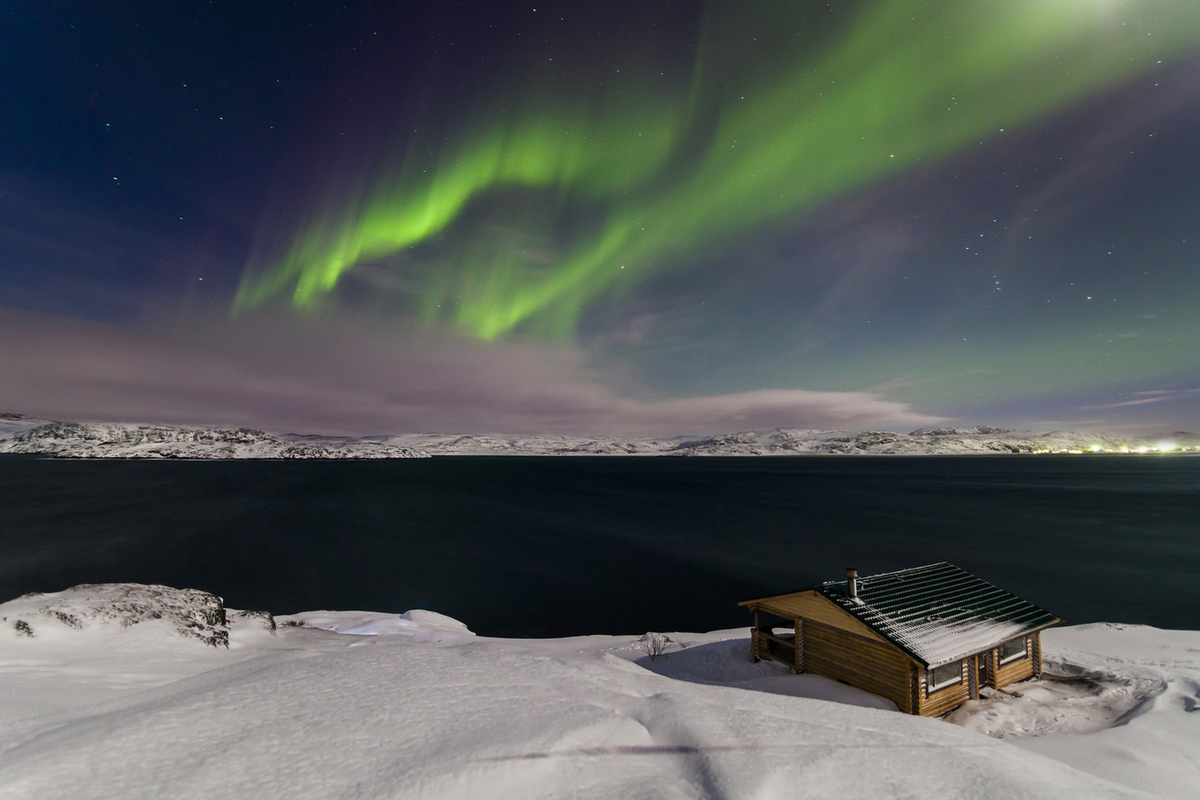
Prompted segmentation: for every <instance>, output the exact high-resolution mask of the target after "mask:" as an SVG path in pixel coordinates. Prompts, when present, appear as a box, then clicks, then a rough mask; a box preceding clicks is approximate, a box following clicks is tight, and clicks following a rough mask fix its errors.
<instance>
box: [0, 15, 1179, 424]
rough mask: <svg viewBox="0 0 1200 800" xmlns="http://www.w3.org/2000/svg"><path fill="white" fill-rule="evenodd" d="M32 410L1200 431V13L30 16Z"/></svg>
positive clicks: (0, 118) (7, 365)
mask: <svg viewBox="0 0 1200 800" xmlns="http://www.w3.org/2000/svg"><path fill="white" fill-rule="evenodd" d="M0 75H2V76H3V81H0V411H13V412H21V413H26V414H30V415H36V416H43V417H50V418H57V419H97V420H100V419H102V420H126V421H145V422H169V423H185V424H187V423H193V424H238V425H241V424H247V425H254V426H257V427H264V428H267V429H269V430H275V431H288V430H294V431H303V432H323V433H355V434H369V433H399V432H403V431H433V430H440V431H445V432H464V433H465V432H482V431H504V432H515V433H520V432H526V433H528V432H559V433H576V434H632V435H672V434H682V433H707V432H717V431H734V430H746V429H755V428H757V429H763V428H771V427H780V426H788V427H813V428H827V427H836V428H849V429H866V428H886V429H891V430H901V431H907V430H911V429H913V428H916V427H921V426H926V425H960V426H966V425H976V424H988V425H1003V426H1008V427H1017V428H1039V429H1050V428H1076V429H1093V430H1111V431H1114V432H1127V433H1144V434H1150V433H1158V432H1166V431H1174V430H1200V344H1198V342H1197V340H1198V339H1200V314H1197V305H1198V304H1197V299H1198V298H1200V269H1197V267H1198V266H1200V146H1198V145H1200V7H1198V6H1197V4H1196V2H1195V0H994V1H993V0H989V2H979V1H978V0H967V1H965V2H964V1H962V0H955V1H953V2H951V1H950V0H920V1H919V2H918V1H917V0H876V1H875V2H866V1H865V0H864V1H860V2H829V3H824V2H822V3H814V2H805V1H804V0H788V1H787V2H775V1H773V0H762V2H757V1H753V2H752V1H750V0H742V2H710V3H703V2H681V1H680V0H672V1H667V0H641V1H640V2H621V1H620V0H605V2H547V3H542V2H532V1H531V2H527V3H523V4H517V3H509V2H500V1H498V0H490V1H489V2H461V3H449V2H444V3H443V2H439V3H428V2H391V3H388V2H358V3H345V4H335V3H326V2H310V3H283V2H278V3H277V2H255V3H245V2H240V3H235V2H169V3H164V2H161V0H158V1H156V2H98V1H92V2H61V1H60V2H27V3H8V4H5V6H4V7H3V9H2V10H0Z"/></svg>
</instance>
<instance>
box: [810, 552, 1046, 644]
mask: <svg viewBox="0 0 1200 800" xmlns="http://www.w3.org/2000/svg"><path fill="white" fill-rule="evenodd" d="M816 591H818V592H820V593H821V594H822V595H824V596H825V597H826V598H827V599H829V600H830V601H831V602H833V603H834V604H836V605H837V606H838V607H839V608H841V609H843V610H845V611H847V612H848V613H850V614H852V615H853V616H855V617H856V618H858V619H859V620H860V621H862V622H863V623H864V624H866V625H868V626H869V627H871V628H872V629H874V630H875V631H878V632H879V634H880V635H881V636H883V637H884V638H886V639H887V640H888V641H890V642H892V643H893V644H895V645H896V646H897V647H899V648H900V649H901V650H903V651H904V652H906V653H908V654H909V655H910V656H912V657H913V658H915V659H916V660H917V661H919V662H921V663H923V664H924V665H925V666H927V667H936V666H939V665H941V664H945V663H947V662H950V661H957V660H958V659H961V658H966V657H967V656H969V655H973V654H975V653H979V652H982V651H984V650H987V649H988V648H990V647H994V646H995V645H997V644H999V643H1000V642H1003V641H1006V640H1008V639H1012V638H1014V637H1016V636H1021V635H1022V634H1027V633H1032V632H1034V631H1038V630H1041V629H1042V628H1048V627H1050V626H1051V625H1054V624H1055V623H1057V622H1059V621H1060V620H1059V619H1058V617H1056V616H1054V615H1053V614H1051V613H1050V612H1048V611H1046V610H1045V609H1044V608H1040V607H1038V606H1035V605H1034V604H1033V603H1029V602H1026V601H1025V600H1022V599H1021V598H1019V597H1017V596H1016V595H1014V594H1011V593H1009V592H1006V591H1004V590H1003V589H1001V588H999V587H996V586H993V585H992V584H990V583H988V582H987V581H985V580H983V579H982V578H977V577H975V576H974V575H972V574H971V573H969V572H967V571H966V570H962V569H959V568H958V567H956V566H954V565H953V564H948V563H946V562H942V563H940V564H930V565H928V566H924V567H914V568H912V569H903V570H900V571H899V572H885V573H883V574H880V575H868V576H866V577H860V578H859V579H858V598H857V599H855V598H852V597H850V596H849V595H848V594H847V591H846V581H826V582H825V583H822V584H821V585H820V586H818V587H816Z"/></svg>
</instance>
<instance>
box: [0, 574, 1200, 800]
mask: <svg viewBox="0 0 1200 800" xmlns="http://www.w3.org/2000/svg"><path fill="white" fill-rule="evenodd" d="M214 603H215V605H214ZM22 622H23V623H24V626H22V625H20V624H19V623H22ZM181 623H182V625H181ZM188 623H195V624H198V625H200V627H201V629H203V630H210V629H211V630H213V631H227V632H228V637H227V640H226V644H227V646H220V644H218V646H216V647H212V646H207V645H210V644H213V642H211V641H205V640H204V637H196V636H193V635H191V633H190V632H191V631H194V630H195V629H193V628H190V627H189V624H188ZM271 623H278V624H277V625H276V624H271ZM30 634H32V635H30ZM746 635H747V634H746V631H745V630H744V629H742V630H736V631H717V632H714V633H707V634H688V633H671V634H670V639H671V640H672V642H671V646H670V648H669V649H668V650H667V652H666V654H665V655H663V656H660V657H658V658H657V659H656V660H653V661H651V660H650V659H648V658H647V655H646V653H645V651H644V650H643V649H642V647H641V646H640V642H639V637H636V636H585V637H576V638H570V639H543V640H531V639H487V638H483V637H476V636H474V635H473V634H472V633H471V632H470V631H469V630H468V629H467V627H466V626H465V625H463V624H462V623H460V622H457V621H455V620H452V619H450V618H448V617H444V616H441V615H439V614H435V613H433V612H430V611H413V612H407V613H406V614H403V615H397V614H381V613H365V612H329V611H324V612H312V613H306V614H297V615H293V616H290V617H279V618H278V619H277V620H271V619H270V617H269V615H266V614H264V613H261V612H260V613H257V614H254V613H251V614H247V613H245V612H235V611H232V610H230V609H226V608H224V607H223V606H222V605H220V601H219V598H215V597H214V596H213V595H208V594H205V593H203V592H189V591H187V590H182V591H181V590H172V589H168V588H167V587H137V586H135V585H130V584H119V585H109V586H98V587H87V586H81V587H76V588H75V589H72V590H68V591H65V592H58V593H55V594H45V595H26V596H25V597H23V598H18V599H17V600H13V601H10V602H8V603H3V604H0V698H3V702H0V798H6V799H8V798H12V799H13V800H16V799H17V798H20V799H22V800H25V799H26V798H28V799H29V800H32V799H33V798H38V799H39V800H41V798H66V797H95V798H101V797H104V798H108V797H112V798H159V797H173V798H181V799H184V800H186V798H197V799H199V798H203V800H222V798H246V797H254V798H262V799H263V800H270V798H287V799H288V800H302V799H303V798H310V797H311V798H325V797H403V798H413V799H414V800H421V799H422V798H438V800H441V798H458V797H462V798H467V797H489V798H498V799H499V800H508V798H513V800H516V799H517V798H520V800H526V798H560V797H585V798H731V799H733V798H756V799H757V800H777V799H782V798H824V797H846V798H891V797H922V798H935V799H937V798H963V797H988V798H996V799H997V800H1006V799H1007V798H1014V799H1015V798H1054V800H1067V799H1069V798H1089V800H1090V799H1091V798H1150V797H1156V798H1192V797H1195V788H1196V786H1198V785H1200V736H1197V735H1196V733H1197V731H1196V724H1197V722H1196V717H1197V715H1196V714H1194V713H1189V712H1192V711H1193V710H1194V709H1195V708H1196V707H1197V701H1198V696H1200V633H1197V632H1192V631H1163V630H1158V629H1154V628H1146V627H1141V626H1121V625H1088V626H1081V627H1076V628H1065V629H1051V630H1049V631H1047V632H1046V633H1045V634H1044V637H1043V645H1044V652H1045V658H1046V665H1047V675H1046V677H1045V678H1043V679H1042V680H1038V681H1029V682H1025V683H1020V684H1015V685H1013V686H1012V687H1009V688H1007V689H1006V690H1005V691H1003V692H994V693H991V694H990V695H989V696H988V697H986V698H985V699H983V700H981V701H977V702H974V703H971V704H968V706H967V707H964V708H963V709H962V710H961V711H959V712H957V713H956V714H955V715H954V717H953V718H952V720H950V721H947V720H940V719H921V718H915V717H911V716H908V715H905V714H901V713H899V712H897V711H895V710H894V709H893V708H892V707H891V706H890V703H889V702H888V701H886V700H883V699H882V698H879V697H876V696H874V695H870V694H867V693H866V692H862V691H859V690H857V689H852V688H850V687H847V686H844V685H842V684H839V683H836V682H833V681H829V680H826V679H824V678H821V677H819V676H815V675H791V674H788V673H786V671H784V670H783V669H782V668H780V667H778V666H777V665H775V664H773V663H767V662H763V663H758V664H754V663H752V662H751V661H750V659H749V657H748V642H747V641H746ZM953 723H958V724H953ZM989 734H990V735H989ZM1042 734H1046V735H1042Z"/></svg>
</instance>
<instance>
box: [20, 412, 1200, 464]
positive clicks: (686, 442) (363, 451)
mask: <svg viewBox="0 0 1200 800" xmlns="http://www.w3.org/2000/svg"><path fill="white" fill-rule="evenodd" d="M1166 450H1172V451H1175V450H1200V436H1198V435H1197V434H1193V433H1188V432H1184V431H1179V432H1175V433H1173V434H1170V435H1164V436H1158V437H1151V438H1136V437H1129V436H1120V435H1116V434H1109V433H1094V432H1086V431H1018V430H1010V429H1007V428H994V427H989V426H986V425H978V426H975V427H970V428H919V429H917V430H915V431H912V432H910V433H897V432H895V431H857V432H856V431H839V430H815V429H802V428H778V429H775V430H769V431H742V432H740V433H729V434H719V435H713V436H701V437H694V436H693V437H689V436H675V437H672V438H629V437H625V438H621V437H604V436H601V437H583V436H566V435H559V434H538V435H516V434H499V433H496V434H469V435H459V434H442V433H406V434H397V435H388V436H369V437H360V438H355V437H328V436H309V435H298V434H273V433H267V432H265V431H260V430H254V429H251V428H215V427H205V428H187V427H179V426H169V425H145V424H132V423H94V422H89V423H77V422H53V421H50V420H43V419H35V418H32V417H24V416H21V415H19V414H0V454H2V453H24V454H40V455H48V456H54V457H57V458H156V459H164V458H175V459H367V458H369V459H381V458H423V457H426V456H489V455H507V456H597V455H617V456H794V455H990V454H1010V455H1011V454H1045V453H1090V452H1102V453H1139V452H1141V453H1145V452H1154V451H1166Z"/></svg>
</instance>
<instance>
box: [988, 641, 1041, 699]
mask: <svg viewBox="0 0 1200 800" xmlns="http://www.w3.org/2000/svg"><path fill="white" fill-rule="evenodd" d="M1032 638H1033V637H1031V636H1026V637H1025V655H1024V656H1022V657H1020V658H1015V659H1013V660H1012V661H1009V662H1007V663H1005V664H998V665H997V667H996V682H995V683H994V684H993V685H994V686H995V687H996V688H997V689H1001V688H1003V687H1005V686H1008V685H1009V684H1010V683H1016V682H1017V681H1023V680H1025V679H1026V678H1032V677H1033V658H1032V657H1031V651H1032V647H1031V642H1030V639H1032Z"/></svg>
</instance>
